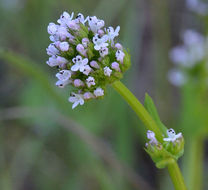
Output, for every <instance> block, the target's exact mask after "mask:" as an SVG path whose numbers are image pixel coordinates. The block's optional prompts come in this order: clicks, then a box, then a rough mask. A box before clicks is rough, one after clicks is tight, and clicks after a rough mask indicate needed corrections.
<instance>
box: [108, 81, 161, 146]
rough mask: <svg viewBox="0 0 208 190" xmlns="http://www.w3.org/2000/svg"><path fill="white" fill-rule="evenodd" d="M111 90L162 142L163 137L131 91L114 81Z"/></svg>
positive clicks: (119, 82)
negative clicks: (113, 90)
mask: <svg viewBox="0 0 208 190" xmlns="http://www.w3.org/2000/svg"><path fill="white" fill-rule="evenodd" d="M112 86H113V88H114V89H115V90H116V91H117V92H118V93H119V94H120V95H121V96H122V97H123V98H124V99H125V100H126V102H127V103H128V104H129V105H130V106H131V108H132V109H133V110H134V111H135V113H136V114H137V116H138V117H139V118H140V119H141V121H142V122H143V123H144V125H145V126H146V128H147V129H148V130H151V131H154V133H155V136H156V137H157V139H158V141H160V142H162V140H163V136H162V132H161V131H160V129H159V128H158V127H157V124H156V123H155V121H154V120H153V119H152V117H151V116H150V114H149V113H148V112H147V110H146V109H145V108H144V106H143V105H142V104H141V103H140V102H139V100H138V99H137V98H136V97H135V96H134V95H133V94H132V93H131V91H130V90H129V89H128V88H127V87H126V86H125V85H124V84H123V83H122V82H121V81H116V82H114V83H113V84H112Z"/></svg>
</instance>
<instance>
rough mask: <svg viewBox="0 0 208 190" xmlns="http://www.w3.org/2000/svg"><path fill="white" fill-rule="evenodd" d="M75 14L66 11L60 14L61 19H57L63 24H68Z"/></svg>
mask: <svg viewBox="0 0 208 190" xmlns="http://www.w3.org/2000/svg"><path fill="white" fill-rule="evenodd" d="M73 16H74V13H72V14H71V15H70V14H69V13H67V12H66V11H64V12H63V13H62V15H61V16H60V19H58V20H57V22H58V23H59V24H60V25H61V26H66V23H67V22H68V21H70V20H72V18H73Z"/></svg>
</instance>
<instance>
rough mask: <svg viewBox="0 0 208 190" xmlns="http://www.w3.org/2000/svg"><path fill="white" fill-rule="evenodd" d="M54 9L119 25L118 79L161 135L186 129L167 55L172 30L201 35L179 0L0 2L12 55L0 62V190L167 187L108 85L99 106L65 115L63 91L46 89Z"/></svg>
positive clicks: (0, 28)
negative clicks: (154, 116) (151, 107)
mask: <svg viewBox="0 0 208 190" xmlns="http://www.w3.org/2000/svg"><path fill="white" fill-rule="evenodd" d="M63 11H67V12H69V13H70V12H75V13H79V12H81V13H83V14H84V15H85V16H87V15H96V16H97V17H98V18H101V19H103V20H105V23H106V26H113V27H115V26H117V25H120V26H121V31H120V42H121V43H122V44H124V46H125V47H128V48H129V50H130V52H131V56H132V67H131V69H130V70H129V71H128V72H127V73H126V74H125V78H124V79H123V80H122V81H123V82H124V83H125V84H126V85H127V86H128V87H129V88H130V89H131V91H132V92H133V93H134V94H135V95H136V96H137V97H138V98H139V99H140V100H141V101H143V100H144V95H145V92H148V93H149V94H150V96H151V97H152V98H153V99H154V101H155V103H156V105H157V107H158V110H159V113H160V116H161V118H162V120H163V121H164V123H165V124H166V125H167V126H168V127H169V128H170V127H173V128H175V129H176V130H177V132H179V131H182V132H185V133H186V132H187V131H188V132H189V128H188V127H189V126H188V125H189V123H190V122H191V121H190V120H188V121H186V120H185V119H184V120H182V119H181V114H182V115H183V113H182V112H183V111H184V109H185V108H184V109H182V108H181V107H182V105H183V103H181V102H182V100H181V99H182V98H181V91H180V90H179V89H177V88H175V87H173V86H171V85H170V84H169V82H168V80H167V72H168V70H169V69H170V68H171V67H172V63H171V62H170V60H169V57H168V52H169V50H170V48H171V47H173V46H174V45H177V44H178V43H180V32H181V31H183V30H184V29H186V28H189V27H192V28H197V29H199V30H201V31H204V30H205V26H204V24H203V22H202V21H201V19H200V18H198V17H197V16H196V15H194V14H193V13H192V12H190V11H189V10H187V9H186V7H185V1H180V0H175V1H172V0H168V1H163V0H157V1H155V0H97V1H96V0H0V21H1V22H0V47H1V48H3V49H9V50H12V51H13V52H15V53H10V52H7V51H6V52H5V53H4V59H0V190H43V189H44V190H49V189H50V190H57V189H59V190H98V189H99V190H117V189H119V190H132V189H138V190H139V189H141V190H143V189H145V190H153V189H156V190H157V189H158V190H159V189H160V190H163V189H164V190H167V189H168V190H171V189H172V183H171V181H170V179H169V177H167V176H168V175H167V171H166V170H158V169H156V167H155V166H154V163H153V162H152V161H151V159H150V158H149V156H148V155H147V154H146V152H145V151H144V145H145V141H146V137H145V135H144V134H145V130H144V128H143V127H142V124H141V122H140V121H139V120H138V118H137V117H136V115H135V114H134V112H133V111H132V110H131V109H130V107H129V106H128V105H127V104H126V103H125V102H124V101H123V100H122V98H121V97H120V96H119V95H118V94H117V93H116V92H115V91H114V90H113V89H112V88H111V87H109V88H108V93H107V95H106V96H105V98H104V99H103V100H99V101H90V102H89V103H87V104H86V105H84V106H79V107H78V108H76V109H75V110H73V111H72V110H71V104H70V103H69V102H67V97H68V96H69V91H68V90H67V89H64V90H63V89H59V88H57V87H55V85H54V83H55V81H56V79H55V71H54V69H51V68H49V67H48V66H47V65H46V63H45V62H46V61H47V59H48V55H47V54H46V51H45V49H46V48H47V46H48V45H49V43H50V41H49V35H48V33H47V26H48V23H49V22H55V21H56V20H57V19H58V18H59V16H60V15H61V13H62V12H63ZM190 98H191V97H190ZM187 102H188V101H187ZM187 102H186V103H187ZM188 105H189V104H188ZM189 107H190V109H193V107H191V105H189ZM185 113H186V111H185ZM190 115H192V113H191V111H190V113H187V114H185V115H184V118H189V117H190ZM181 123H183V126H182V125H181ZM206 126H207V125H206ZM194 127H195V126H194ZM192 131H193V132H192V134H193V133H195V131H194V130H192ZM188 132H187V137H190V136H191V135H192V134H190V133H188ZM185 137H186V136H185ZM205 159H207V157H205ZM204 163H205V165H204V168H205V170H204V171H205V173H204V177H203V180H204V181H205V182H206V181H207V180H208V173H207V170H206V168H208V165H207V164H206V160H205V161H204ZM204 189H208V185H207V184H206V183H205V187H204Z"/></svg>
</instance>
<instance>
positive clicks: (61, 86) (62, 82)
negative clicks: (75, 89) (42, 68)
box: [56, 80, 71, 88]
mask: <svg viewBox="0 0 208 190" xmlns="http://www.w3.org/2000/svg"><path fill="white" fill-rule="evenodd" d="M69 83H71V80H66V81H62V80H58V81H57V82H56V86H58V87H59V88H64V87H65V86H66V85H67V84H69Z"/></svg>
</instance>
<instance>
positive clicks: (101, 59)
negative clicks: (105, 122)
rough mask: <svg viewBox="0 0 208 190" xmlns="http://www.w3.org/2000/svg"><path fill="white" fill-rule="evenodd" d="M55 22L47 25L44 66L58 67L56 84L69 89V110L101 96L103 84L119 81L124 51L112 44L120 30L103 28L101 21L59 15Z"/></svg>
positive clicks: (124, 65)
mask: <svg viewBox="0 0 208 190" xmlns="http://www.w3.org/2000/svg"><path fill="white" fill-rule="evenodd" d="M57 22H58V24H55V23H52V22H51V23H49V25H48V28H47V30H48V33H49V35H50V37H49V38H50V40H51V41H52V43H51V44H50V45H49V46H48V48H47V49H46V50H47V54H48V55H49V56H50V58H49V60H48V61H47V62H46V63H47V64H48V65H49V66H51V67H57V68H58V73H57V74H56V77H57V78H58V81H57V82H56V85H57V86H58V87H60V88H63V87H66V86H67V85H72V86H73V88H74V90H73V93H71V96H70V97H69V101H70V102H72V103H73V106H72V108H75V107H76V106H78V105H83V104H84V101H88V100H90V99H95V98H101V97H103V96H104V94H105V91H106V86H107V84H112V83H113V82H115V81H116V80H120V79H121V78H122V76H123V75H122V74H123V73H124V72H125V71H126V70H127V69H128V68H129V66H130V56H129V54H128V52H127V51H126V50H125V49H124V48H123V46H122V45H121V44H119V43H117V42H116V41H115V38H116V37H117V36H118V35H119V31H120V27H119V26H118V27H117V28H116V29H115V30H114V28H113V27H108V28H107V29H106V28H104V27H105V26H104V25H105V22H104V21H103V20H101V19H98V18H97V17H96V16H91V17H89V16H88V17H86V18H85V17H84V15H83V14H81V13H79V14H78V15H77V16H76V17H74V13H72V14H69V13H67V12H63V14H62V15H61V16H60V18H59V19H58V21H57Z"/></svg>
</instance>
